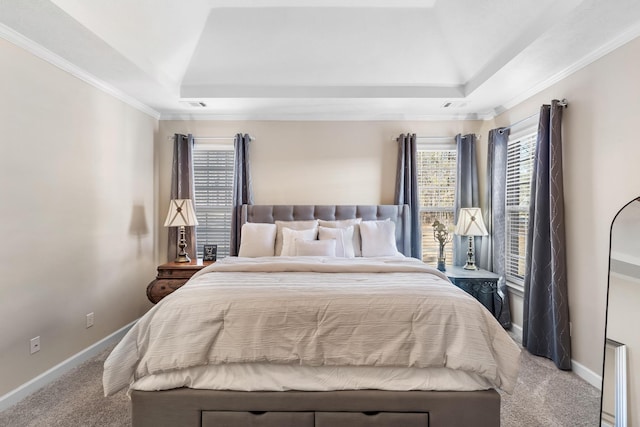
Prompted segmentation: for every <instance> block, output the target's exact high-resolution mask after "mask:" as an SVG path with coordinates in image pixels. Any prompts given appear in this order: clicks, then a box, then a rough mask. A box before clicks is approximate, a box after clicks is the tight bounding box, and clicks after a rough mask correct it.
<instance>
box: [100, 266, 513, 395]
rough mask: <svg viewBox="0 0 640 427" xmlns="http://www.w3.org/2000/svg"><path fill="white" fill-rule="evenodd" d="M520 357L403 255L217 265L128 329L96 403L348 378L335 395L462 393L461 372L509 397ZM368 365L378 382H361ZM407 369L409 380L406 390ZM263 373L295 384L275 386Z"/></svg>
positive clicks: (456, 292) (470, 304)
mask: <svg viewBox="0 0 640 427" xmlns="http://www.w3.org/2000/svg"><path fill="white" fill-rule="evenodd" d="M519 355H520V350H519V348H518V346H517V345H516V344H515V343H514V342H513V340H511V338H510V337H509V335H508V334H507V333H506V332H505V331H504V330H503V329H502V327H501V326H500V324H499V323H498V322H497V321H496V320H495V319H494V318H493V316H492V315H491V313H490V312H489V311H487V310H486V309H485V308H484V307H483V306H482V305H481V304H480V303H478V302H477V301H476V300H475V299H474V298H473V297H471V296H470V295H468V294H467V293H465V292H464V291H462V290H460V289H458V288H457V287H455V286H454V285H452V284H451V283H450V282H449V281H448V279H447V278H446V276H444V275H443V274H442V273H440V272H439V271H437V270H435V269H433V268H430V267H428V266H426V265H425V264H423V263H422V262H420V261H418V260H416V259H413V258H385V259H380V258H377V259H371V258H356V259H344V258H319V257H273V258H258V259H255V258H251V259H250V258H226V259H224V260H221V261H218V262H216V263H215V264H212V265H211V266H209V267H206V268H205V269H203V270H201V271H200V272H199V273H198V274H196V275H195V276H194V277H193V278H192V279H191V280H190V281H189V282H188V283H187V284H186V285H184V286H183V287H182V288H180V289H179V290H178V291H176V292H174V293H173V294H171V295H170V296H168V297H166V298H164V299H163V300H162V301H160V303H158V304H157V305H156V306H155V307H153V308H152V309H151V310H150V311H149V312H148V313H147V314H145V315H144V316H143V317H142V318H141V319H140V321H139V322H137V323H136V325H134V327H133V328H132V329H131V330H130V331H129V332H128V333H127V335H126V336H125V337H124V338H123V340H122V341H121V342H120V343H119V344H118V345H117V346H116V348H115V349H114V350H113V352H112V353H111V355H110V356H109V358H108V359H107V360H106V362H105V366H104V375H103V384H104V390H105V394H106V395H110V394H113V393H115V392H117V391H118V390H120V389H122V388H124V387H134V388H138V389H143V390H144V389H166V388H173V387H179V386H182V385H187V386H191V387H193V388H212V389H232V390H247V389H250V390H254V389H265V390H274V389H275V390H279V389H291V388H293V389H296V388H297V389H304V390H309V389H316V387H317V389H327V385H326V384H325V383H324V380H323V378H324V377H323V376H322V375H331V376H332V378H334V380H335V379H338V380H339V379H340V377H341V376H344V375H351V374H353V378H355V380H354V381H351V382H349V381H340V382H341V384H342V385H341V386H340V387H341V388H349V387H353V388H382V389H403V388H402V387H410V388H411V389H453V390H455V389H469V388H470V387H471V388H473V386H468V385H466V386H456V385H455V384H454V381H455V379H456V378H458V377H461V376H462V377H464V378H469V379H470V380H471V382H472V383H474V384H476V386H475V387H477V389H480V388H488V387H496V388H501V389H504V390H506V391H509V392H510V391H511V390H512V389H513V387H514V385H515V381H516V378H517V374H518V365H519ZM265 367H266V368H269V367H271V368H273V369H272V371H269V370H266V371H265ZM368 369H377V370H378V373H382V375H383V376H384V377H385V378H389V380H390V382H389V385H388V386H384V385H383V386H379V385H377V384H378V383H375V384H373V386H372V384H371V382H370V381H368V380H367V378H370V377H369V375H368V373H367V370H368ZM341 370H342V371H341ZM403 370H404V371H403ZM407 370H408V371H410V372H411V373H412V375H413V376H414V377H415V376H416V375H417V378H414V380H413V381H412V382H410V383H407V382H403V381H402V375H401V372H406V371H407ZM301 371H304V372H301ZM273 372H282V373H283V375H285V376H286V375H288V376H289V378H290V379H295V378H296V376H297V377H299V378H300V379H301V381H294V382H296V383H300V385H299V386H296V385H288V386H287V387H282V386H278V384H277V382H278V380H274V378H277V377H276V376H274V375H275V374H272V373H273ZM427 372H435V373H438V375H436V376H430V374H427ZM422 373H424V375H422ZM316 375H317V377H314V379H310V378H308V379H307V380H306V381H305V380H303V379H304V378H305V377H307V376H316ZM421 376H423V377H424V378H423V379H422V380H421ZM247 378H253V380H255V379H259V380H260V381H262V382H263V383H264V384H265V385H264V388H261V387H260V386H256V384H255V381H253V382H251V381H249V382H248V383H247ZM371 378H373V377H371ZM416 379H417V382H418V383H419V384H418V385H417V386H416V385H415V383H416ZM448 379H451V381H452V383H451V387H448V386H447V384H448ZM394 381H396V382H395V383H394ZM398 381H400V382H399V383H398ZM315 383H318V384H317V386H316V385H314V384H315ZM247 384H249V385H247ZM383 384H384V382H383ZM398 384H399V385H398ZM329 389H336V387H335V386H333V385H332V386H330V387H329ZM407 389H408V388H407Z"/></svg>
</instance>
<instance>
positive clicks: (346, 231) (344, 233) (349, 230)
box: [318, 225, 355, 258]
mask: <svg viewBox="0 0 640 427" xmlns="http://www.w3.org/2000/svg"><path fill="white" fill-rule="evenodd" d="M318 239H320V240H331V239H334V240H335V241H336V245H335V246H336V254H335V256H337V257H344V258H353V257H355V253H354V250H353V225H350V226H349V227H346V228H329V227H322V226H320V228H319V229H318Z"/></svg>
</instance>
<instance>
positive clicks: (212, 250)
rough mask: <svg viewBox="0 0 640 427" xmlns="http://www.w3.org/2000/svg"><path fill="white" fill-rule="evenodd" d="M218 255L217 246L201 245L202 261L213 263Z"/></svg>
mask: <svg viewBox="0 0 640 427" xmlns="http://www.w3.org/2000/svg"><path fill="white" fill-rule="evenodd" d="M217 255H218V245H203V246H202V260H203V261H215V260H216V257H217Z"/></svg>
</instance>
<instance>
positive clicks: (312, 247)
mask: <svg viewBox="0 0 640 427" xmlns="http://www.w3.org/2000/svg"><path fill="white" fill-rule="evenodd" d="M296 256H328V257H335V256H336V241H335V240H333V239H331V240H300V239H296Z"/></svg>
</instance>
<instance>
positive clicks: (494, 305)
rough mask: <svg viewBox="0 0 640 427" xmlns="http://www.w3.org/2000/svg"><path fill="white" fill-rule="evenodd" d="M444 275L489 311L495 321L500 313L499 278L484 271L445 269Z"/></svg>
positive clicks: (456, 268)
mask: <svg viewBox="0 0 640 427" xmlns="http://www.w3.org/2000/svg"><path fill="white" fill-rule="evenodd" d="M445 274H446V275H447V277H448V278H449V280H451V282H452V283H453V284H454V285H456V286H457V287H459V288H460V289H462V290H464V291H465V292H467V293H468V294H470V295H471V296H473V297H474V298H475V299H477V300H478V301H479V302H480V303H481V304H482V305H484V306H485V307H486V309H487V310H489V311H490V312H491V313H492V314H493V316H494V317H495V318H496V319H497V318H499V317H500V313H501V312H502V298H501V297H500V293H499V292H498V280H499V278H500V276H498V275H497V274H495V273H492V272H490V271H486V270H480V269H478V270H465V269H463V268H462V267H447V270H446V271H445Z"/></svg>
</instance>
